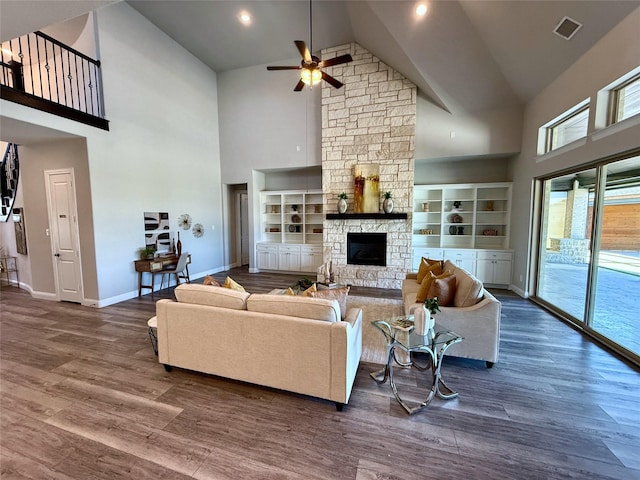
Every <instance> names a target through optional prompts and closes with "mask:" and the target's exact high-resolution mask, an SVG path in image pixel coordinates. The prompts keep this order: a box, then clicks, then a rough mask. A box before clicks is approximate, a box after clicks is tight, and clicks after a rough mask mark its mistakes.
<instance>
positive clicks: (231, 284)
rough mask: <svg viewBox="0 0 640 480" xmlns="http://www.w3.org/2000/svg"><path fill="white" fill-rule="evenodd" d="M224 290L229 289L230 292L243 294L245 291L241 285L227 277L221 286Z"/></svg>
mask: <svg viewBox="0 0 640 480" xmlns="http://www.w3.org/2000/svg"><path fill="white" fill-rule="evenodd" d="M222 286H223V287H224V288H230V289H231V290H237V291H238V292H245V291H246V290H245V289H244V287H243V286H242V285H240V284H239V283H238V282H236V281H235V280H233V279H232V278H231V277H227V278H226V279H225V281H224V284H223V285H222Z"/></svg>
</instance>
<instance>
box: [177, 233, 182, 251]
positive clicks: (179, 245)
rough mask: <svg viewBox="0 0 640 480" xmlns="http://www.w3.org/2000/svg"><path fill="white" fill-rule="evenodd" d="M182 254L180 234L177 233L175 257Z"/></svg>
mask: <svg viewBox="0 0 640 480" xmlns="http://www.w3.org/2000/svg"><path fill="white" fill-rule="evenodd" d="M181 254H182V241H180V232H178V241H177V242H176V255H178V256H180V255H181Z"/></svg>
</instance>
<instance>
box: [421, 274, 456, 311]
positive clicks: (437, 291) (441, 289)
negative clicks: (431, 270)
mask: <svg viewBox="0 0 640 480" xmlns="http://www.w3.org/2000/svg"><path fill="white" fill-rule="evenodd" d="M455 295H456V276H455V275H448V276H446V277H442V278H440V277H438V278H434V279H433V281H432V282H431V286H430V287H429V291H428V292H427V298H433V297H438V306H440V307H448V306H450V305H453V297H455Z"/></svg>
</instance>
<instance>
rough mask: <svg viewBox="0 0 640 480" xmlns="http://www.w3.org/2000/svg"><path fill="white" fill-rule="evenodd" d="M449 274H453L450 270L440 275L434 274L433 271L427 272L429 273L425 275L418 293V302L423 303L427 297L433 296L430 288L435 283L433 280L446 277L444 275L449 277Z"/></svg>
mask: <svg viewBox="0 0 640 480" xmlns="http://www.w3.org/2000/svg"><path fill="white" fill-rule="evenodd" d="M449 275H452V273H451V271H450V270H446V271H444V272H442V273H441V274H440V275H438V276H436V275H434V273H433V272H427V275H426V276H425V277H424V280H422V283H421V284H420V288H419V289H418V292H417V293H416V302H417V303H423V302H424V301H425V300H426V299H427V298H431V297H430V296H429V289H430V288H431V284H432V283H433V281H434V280H435V279H436V278H444V277H448V276H449Z"/></svg>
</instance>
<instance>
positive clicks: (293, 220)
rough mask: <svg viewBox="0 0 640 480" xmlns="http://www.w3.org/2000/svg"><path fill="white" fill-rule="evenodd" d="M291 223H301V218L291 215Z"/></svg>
mask: <svg viewBox="0 0 640 480" xmlns="http://www.w3.org/2000/svg"><path fill="white" fill-rule="evenodd" d="M291 221H292V222H293V223H300V222H301V221H302V218H301V217H300V215H293V216H292V217H291Z"/></svg>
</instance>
